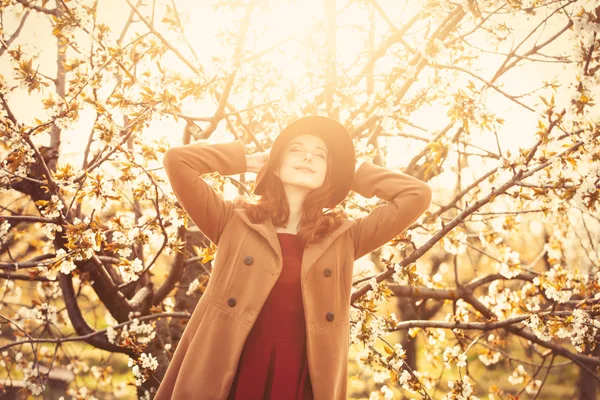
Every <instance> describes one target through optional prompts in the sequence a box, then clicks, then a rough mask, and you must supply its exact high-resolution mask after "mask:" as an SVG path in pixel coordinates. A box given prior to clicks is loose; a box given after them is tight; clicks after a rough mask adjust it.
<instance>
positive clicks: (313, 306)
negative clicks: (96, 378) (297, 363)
mask: <svg viewBox="0 0 600 400" xmlns="http://www.w3.org/2000/svg"><path fill="white" fill-rule="evenodd" d="M163 164H164V167H165V170H166V173H167V176H168V178H169V181H170V183H171V186H172V188H173V191H174V193H175V195H176V197H177V199H178V200H179V202H180V204H181V206H182V207H183V209H184V210H185V211H186V212H187V213H188V215H189V217H190V218H191V220H192V221H193V222H194V223H195V224H196V225H197V226H198V228H199V229H200V230H201V231H202V233H203V234H204V235H205V236H206V237H207V238H208V239H209V240H211V241H212V242H213V243H215V244H216V245H217V250H216V253H215V258H214V260H213V266H212V271H211V275H210V279H209V282H208V284H207V287H206V290H205V292H204V293H203V295H202V297H201V298H200V301H199V302H198V304H197V305H196V307H195V309H194V311H193V313H192V315H191V318H190V320H189V322H188V324H187V326H186V328H185V330H184V333H183V335H182V337H181V339H180V341H179V344H178V345H177V347H176V349H175V352H174V354H173V358H172V359H171V362H170V364H169V366H168V368H167V371H166V374H165V376H164V378H163V380H162V382H161V385H160V387H159V389H158V392H157V394H156V396H155V399H158V400H165V399H177V400H179V399H186V400H187V399H194V400H198V399H208V400H219V399H226V398H227V395H228V393H229V389H230V387H231V384H232V382H233V379H234V376H235V373H236V368H237V364H238V361H239V358H240V355H241V352H242V349H243V347H244V343H245V341H246V338H247V336H248V334H249V333H250V330H251V328H252V326H253V324H254V322H255V320H256V318H257V316H258V314H259V312H260V310H261V308H262V306H263V304H264V302H265V300H266V299H267V296H268V295H269V293H270V291H271V289H272V288H273V286H274V285H275V282H276V281H277V278H278V277H279V274H280V273H281V269H282V256H281V248H280V245H279V241H278V238H277V232H276V231H275V227H274V226H273V224H272V222H271V221H266V222H264V223H258V224H253V223H252V222H251V221H250V220H249V218H248V215H247V214H246V212H245V210H244V209H242V208H236V207H235V206H234V204H233V202H232V201H229V200H224V199H223V198H222V197H221V196H220V195H219V194H218V193H216V192H215V191H214V190H213V188H212V187H211V186H210V185H209V184H208V183H207V182H206V181H205V180H204V179H202V177H201V176H200V175H202V174H205V173H210V172H215V171H216V172H218V173H219V174H221V175H223V176H226V175H234V174H240V173H244V172H246V154H245V147H244V144H243V142H241V141H239V140H236V141H234V142H229V143H218V144H207V143H192V144H188V145H183V146H176V147H171V148H170V149H168V150H167V152H166V153H165V156H164V161H163ZM351 190H354V191H355V192H357V193H358V194H360V195H362V196H364V197H366V198H372V197H373V196H377V197H378V198H380V199H383V200H386V202H385V204H382V205H379V206H377V207H375V208H374V209H373V210H372V211H371V212H370V213H369V214H368V215H366V216H364V217H361V218H356V219H345V220H344V221H343V223H342V224H341V226H339V227H338V228H337V229H336V230H335V231H333V232H332V233H330V234H329V235H328V236H327V237H326V238H325V239H324V240H322V241H321V242H319V243H316V244H309V245H307V246H306V247H305V249H304V253H303V257H302V265H301V279H300V282H301V292H302V301H303V305H304V313H305V321H306V340H307V343H306V345H307V357H308V365H309V373H310V379H311V383H312V388H313V393H314V398H315V400H338V399H340V400H341V399H346V390H347V389H346V387H347V375H348V350H349V344H350V343H349V341H350V339H349V336H350V335H349V331H350V323H349V322H350V319H349V311H350V294H351V289H352V272H353V266H354V261H355V260H356V259H358V258H360V257H362V256H364V255H365V254H367V253H369V252H371V251H373V250H375V249H377V248H378V247H380V246H382V245H384V244H385V243H387V242H389V241H390V240H391V239H392V238H393V237H395V236H397V235H399V234H400V233H402V232H403V231H404V230H405V229H406V228H407V227H408V226H409V225H410V224H412V223H413V222H414V221H416V220H417V218H418V217H419V216H420V215H421V214H422V213H423V212H424V211H425V210H426V209H427V208H428V207H429V204H430V202H431V189H430V187H429V186H428V185H427V184H426V183H424V182H422V181H420V180H418V179H416V178H414V177H411V176H410V175H408V174H404V173H402V172H400V171H392V170H390V169H387V168H384V167H381V166H377V165H375V164H373V163H371V162H370V161H366V162H364V163H362V164H361V165H360V167H359V168H358V169H357V170H356V173H355V178H354V181H353V183H352V189H351Z"/></svg>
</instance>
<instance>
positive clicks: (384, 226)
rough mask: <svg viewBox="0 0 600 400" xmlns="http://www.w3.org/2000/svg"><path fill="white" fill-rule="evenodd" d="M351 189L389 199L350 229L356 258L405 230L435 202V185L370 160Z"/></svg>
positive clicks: (365, 194)
mask: <svg viewBox="0 0 600 400" xmlns="http://www.w3.org/2000/svg"><path fill="white" fill-rule="evenodd" d="M351 190H353V191H355V192H356V193H358V194H360V195H361V196H363V197H366V198H371V197H373V196H377V197H379V198H380V199H383V200H386V201H388V204H383V205H380V206H378V207H375V208H374V209H373V210H372V211H371V212H370V213H369V214H368V215H366V216H364V217H361V218H358V219H356V224H355V225H354V226H353V227H352V228H351V230H350V233H351V235H352V236H353V239H354V259H355V260H356V259H358V258H360V257H362V256H364V255H365V254H367V253H369V252H371V251H373V250H375V249H377V248H379V247H381V246H383V245H384V244H386V243H387V242H389V241H390V240H392V239H393V238H394V237H396V236H398V235H399V234H401V233H402V232H404V230H406V228H408V227H409V226H410V225H411V224H412V223H413V222H415V221H416V220H417V219H418V218H419V216H420V215H421V214H423V213H424V212H425V211H426V210H427V209H428V208H429V204H430V203H431V188H430V187H429V185H427V184H426V183H425V182H423V181H420V180H419V179H417V178H413V177H412V176H410V175H408V174H405V173H403V172H400V171H392V170H390V169H387V168H384V167H380V166H378V165H375V164H373V163H372V162H370V161H366V162H364V163H362V164H361V165H360V167H359V168H358V169H357V170H356V174H355V176H354V181H353V183H352V188H351Z"/></svg>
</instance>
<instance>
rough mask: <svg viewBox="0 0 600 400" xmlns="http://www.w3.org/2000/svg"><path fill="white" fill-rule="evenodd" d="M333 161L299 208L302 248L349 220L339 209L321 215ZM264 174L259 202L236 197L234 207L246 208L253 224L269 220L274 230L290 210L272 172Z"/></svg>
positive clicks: (329, 183)
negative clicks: (318, 185) (319, 184)
mask: <svg viewBox="0 0 600 400" xmlns="http://www.w3.org/2000/svg"><path fill="white" fill-rule="evenodd" d="M332 159H333V157H328V158H327V173H326V175H325V181H324V182H323V185H321V187H319V188H317V189H314V190H312V191H311V192H309V193H308V195H307V196H306V198H305V199H304V204H303V205H302V217H301V219H300V226H299V229H298V233H297V236H298V237H299V239H300V241H301V242H302V243H303V244H304V245H307V244H312V243H319V242H320V241H321V240H323V238H325V237H326V236H327V235H328V234H329V233H330V232H333V231H334V230H336V229H337V228H338V227H339V226H340V225H341V223H342V221H343V220H344V219H346V218H348V215H347V214H346V212H345V211H344V209H343V208H342V207H341V206H339V205H337V206H336V207H334V208H327V210H326V211H323V209H324V208H326V207H325V201H326V199H327V198H328V197H329V193H330V192H331V169H332V165H331V162H332V161H331V160H332ZM272 165H279V156H277V155H276V156H275V159H274V160H273V164H272ZM265 172H266V173H265V176H264V178H263V179H264V185H265V189H264V192H263V194H262V195H261V196H260V199H258V201H248V200H247V199H245V198H243V197H239V198H238V199H236V201H235V205H236V207H242V208H245V209H246V210H247V213H248V218H249V219H250V220H251V221H252V223H254V224H257V223H262V222H264V221H266V220H267V218H271V221H272V222H273V225H274V226H276V227H278V226H279V227H283V226H286V225H287V223H288V219H289V215H290V209H289V204H288V200H287V195H286V193H285V189H284V187H283V183H282V182H281V180H280V179H279V177H278V176H277V175H275V173H274V171H273V168H270V169H269V170H267V171H265Z"/></svg>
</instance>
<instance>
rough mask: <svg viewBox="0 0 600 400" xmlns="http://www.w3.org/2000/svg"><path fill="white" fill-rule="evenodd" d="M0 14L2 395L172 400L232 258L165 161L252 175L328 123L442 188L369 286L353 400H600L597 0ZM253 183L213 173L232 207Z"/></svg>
mask: <svg viewBox="0 0 600 400" xmlns="http://www.w3.org/2000/svg"><path fill="white" fill-rule="evenodd" d="M0 5H1V11H0V24H1V29H0V117H1V120H0V121H1V123H0V132H1V137H2V141H1V142H0V143H1V146H0V187H1V188H0V189H1V190H0V191H1V193H0V207H1V208H0V299H1V302H0V330H1V334H0V335H1V336H0V388H1V389H0V390H4V391H5V392H6V393H8V396H17V395H18V394H19V393H20V394H21V395H25V394H28V393H29V394H31V395H32V396H33V398H61V396H62V397H63V398H64V399H72V398H75V399H93V398H97V399H108V398H119V399H122V398H145V399H150V398H152V396H153V393H154V392H153V390H155V389H156V388H157V387H158V384H159V382H160V380H161V379H162V376H163V374H164V372H165V370H166V368H167V366H168V363H169V359H170V357H171V356H172V354H173V351H174V349H175V347H176V345H177V342H178V339H179V338H180V337H181V333H182V331H183V328H184V327H185V324H186V322H187V320H188V318H189V316H190V314H191V312H192V311H193V309H194V306H195V305H196V303H197V301H198V299H199V298H200V296H202V293H203V290H204V288H205V287H206V283H207V281H208V278H209V275H210V270H211V261H212V257H213V254H214V250H215V247H214V245H211V244H210V242H209V241H208V240H207V239H206V238H205V237H203V235H202V233H201V232H199V231H198V229H197V228H195V227H194V226H193V224H192V223H191V222H190V221H188V220H187V218H186V215H185V213H184V212H183V210H182V209H181V208H180V207H179V205H178V204H177V202H176V199H175V197H174V195H173V193H172V191H171V189H170V186H169V184H168V182H167V181H166V176H165V174H164V170H163V168H162V158H163V155H164V152H165V151H166V149H167V148H169V147H170V146H174V145H180V144H185V143H190V142H193V141H196V140H205V141H209V142H212V143H217V142H228V141H232V140H235V139H241V140H243V141H244V143H246V145H247V153H248V154H251V153H253V152H256V151H263V150H265V149H268V148H269V147H270V145H271V143H272V140H273V138H274V137H275V136H276V135H277V133H278V132H279V131H280V130H281V129H282V128H283V127H284V126H285V125H286V124H287V123H288V122H289V121H291V120H292V119H294V118H296V117H299V116H302V115H307V114H320V115H330V116H332V117H334V118H338V119H339V120H340V121H341V122H342V123H343V124H344V125H345V126H346V127H348V129H349V130H350V131H351V133H352V135H353V138H354V142H355V146H356V148H357V151H358V155H359V160H358V162H359V163H360V162H361V161H362V160H365V159H370V160H373V161H374V162H375V163H377V164H380V165H384V166H386V167H388V168H392V169H400V170H402V171H404V172H406V173H409V174H411V175H413V176H416V177H418V178H419V179H422V180H423V181H426V182H427V183H428V184H429V185H430V186H431V187H432V188H433V189H434V197H433V202H432V205H431V207H430V209H429V210H428V211H427V212H426V213H425V214H424V215H423V216H422V217H421V218H420V219H419V220H418V221H417V222H416V223H415V224H414V225H413V226H412V227H411V228H410V229H409V230H408V231H407V232H406V233H405V234H403V235H402V236H401V237H397V238H395V239H394V240H393V241H391V242H390V243H388V244H387V245H385V246H383V247H382V248H381V249H379V250H378V251H376V252H373V253H372V254H369V255H367V256H365V257H363V258H362V259H360V260H358V261H357V263H356V265H355V276H354V282H355V284H354V291H353V294H352V304H351V316H352V319H351V338H350V339H351V353H350V355H351V356H350V359H349V360H348V362H349V397H350V398H355V399H359V398H362V399H392V398H394V399H396V398H398V399H400V398H427V399H442V398H450V399H470V398H473V399H474V398H476V397H480V398H489V399H513V398H517V397H518V398H523V399H544V398H547V399H552V398H561V399H565V398H572V399H593V398H596V396H597V390H598V387H599V386H598V382H600V375H599V372H598V371H599V370H598V367H599V365H600V349H599V347H598V342H599V335H600V332H599V328H600V320H599V317H598V314H599V312H600V294H599V293H600V269H599V267H600V261H599V255H598V252H599V250H598V248H599V247H600V246H599V241H600V210H599V194H600V191H599V187H600V175H599V174H600V138H599V133H600V127H599V124H598V121H599V112H598V107H597V106H596V104H595V102H596V99H595V96H597V94H598V93H600V84H599V83H600V79H599V76H600V2H598V1H561V0H554V1H544V0H523V1H520V0H512V1H493V0H489V1H475V0H456V1H446V0H423V1H408V0H402V1H399V0H337V1H336V0H306V1H298V0H294V1H292V0H281V1H275V0H225V1H212V2H208V1H202V2H196V1H191V0H189V1H183V0H102V1H92V0H0ZM250 175H252V174H242V175H238V176H234V177H225V178H224V177H220V176H218V175H217V174H213V175H210V176H205V177H204V178H205V179H207V180H208V181H210V182H211V184H212V186H213V187H214V188H215V189H216V190H218V191H219V192H220V193H222V195H223V196H224V197H226V198H230V199H231V198H233V197H235V196H249V193H251V192H252V187H253V182H254V176H250ZM377 202H378V200H377V199H364V198H360V196H358V195H356V194H355V193H351V194H350V195H349V196H348V198H347V200H346V201H345V202H344V203H343V204H342V206H343V207H345V209H346V211H347V212H348V213H349V214H350V216H352V217H359V216H362V215H365V214H366V213H368V212H369V210H371V209H373V208H374V207H376V206H377Z"/></svg>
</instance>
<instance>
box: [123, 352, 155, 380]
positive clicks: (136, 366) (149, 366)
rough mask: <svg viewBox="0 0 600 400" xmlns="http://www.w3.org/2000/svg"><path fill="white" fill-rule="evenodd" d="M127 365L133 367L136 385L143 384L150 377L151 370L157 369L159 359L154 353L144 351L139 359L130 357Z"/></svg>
mask: <svg viewBox="0 0 600 400" xmlns="http://www.w3.org/2000/svg"><path fill="white" fill-rule="evenodd" d="M127 366H129V367H131V370H132V371H133V376H134V377H135V385H136V386H141V385H142V383H144V382H145V381H146V380H147V379H148V377H149V376H150V373H151V371H155V370H156V368H158V361H157V360H156V358H155V357H154V356H152V354H146V353H142V354H140V357H139V359H137V360H134V359H133V358H130V359H129V361H128V362H127Z"/></svg>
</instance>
